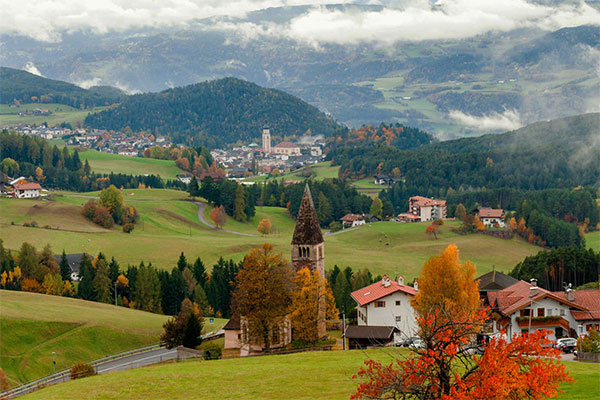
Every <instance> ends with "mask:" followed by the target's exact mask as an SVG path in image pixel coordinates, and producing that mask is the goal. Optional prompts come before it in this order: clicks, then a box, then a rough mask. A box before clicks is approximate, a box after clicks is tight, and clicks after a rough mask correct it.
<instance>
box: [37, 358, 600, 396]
mask: <svg viewBox="0 0 600 400" xmlns="http://www.w3.org/2000/svg"><path fill="white" fill-rule="evenodd" d="M394 352H395V350H391V351H390V350H385V351H384V350H369V351H359V350H351V351H345V352H342V351H331V352H312V353H300V354H292V355H280V356H265V357H254V358H243V359H228V360H218V361H190V362H185V363H179V364H167V365H161V366H153V367H148V368H142V369H137V370H131V371H126V372H117V373H113V374H108V375H99V376H94V377H90V378H85V379H81V380H77V381H72V382H67V383H65V384H60V385H55V386H51V387H48V388H45V389H42V390H41V391H38V392H36V393H33V394H31V395H29V396H26V397H25V398H26V399H61V400H62V399H64V400H66V399H79V398H81V397H82V396H84V397H86V398H88V399H121V398H128V399H147V398H169V399H187V398H203V399H242V398H243V399H283V398H292V399H317V398H318V399H347V398H349V396H350V395H351V394H352V393H353V392H354V391H355V390H356V386H357V383H356V381H354V380H353V379H352V375H353V374H355V373H356V372H357V370H358V369H359V368H360V366H361V365H362V363H363V361H364V360H365V359H367V358H375V359H379V360H381V361H382V362H388V361H391V359H392V356H393V355H394ZM565 365H566V368H567V370H568V371H569V372H570V373H571V374H572V375H573V376H574V377H575V379H577V382H576V383H571V384H565V385H564V386H563V387H562V388H563V390H565V393H564V394H563V395H562V396H560V397H559V398H560V399H589V398H593V397H594V394H595V393H597V390H598V379H600V371H599V370H598V368H594V367H592V366H590V365H589V364H581V363H575V362H565ZM299 377H301V379H299ZM124 382H126V384H124ZM149 382H152V384H148V383H149Z"/></svg>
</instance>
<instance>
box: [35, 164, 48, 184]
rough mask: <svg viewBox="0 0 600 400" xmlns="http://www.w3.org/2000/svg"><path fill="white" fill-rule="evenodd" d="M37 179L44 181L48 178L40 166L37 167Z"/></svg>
mask: <svg viewBox="0 0 600 400" xmlns="http://www.w3.org/2000/svg"><path fill="white" fill-rule="evenodd" d="M35 179H36V180H37V181H38V182H42V181H43V180H44V179H46V177H45V176H44V170H43V169H42V168H40V167H37V168H36V169H35Z"/></svg>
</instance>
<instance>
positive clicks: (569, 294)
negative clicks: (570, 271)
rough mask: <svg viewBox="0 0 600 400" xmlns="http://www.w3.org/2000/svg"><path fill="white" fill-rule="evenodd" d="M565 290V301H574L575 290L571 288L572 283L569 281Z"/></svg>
mask: <svg viewBox="0 0 600 400" xmlns="http://www.w3.org/2000/svg"><path fill="white" fill-rule="evenodd" d="M565 292H567V301H575V291H574V290H573V285H572V284H570V283H569V286H567V288H566V289H565Z"/></svg>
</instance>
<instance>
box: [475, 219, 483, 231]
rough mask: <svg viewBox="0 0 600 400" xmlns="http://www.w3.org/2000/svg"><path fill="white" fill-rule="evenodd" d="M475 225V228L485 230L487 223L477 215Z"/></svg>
mask: <svg viewBox="0 0 600 400" xmlns="http://www.w3.org/2000/svg"><path fill="white" fill-rule="evenodd" d="M473 225H475V228H477V230H479V231H485V224H484V223H483V222H481V220H480V219H479V217H478V216H475V218H473Z"/></svg>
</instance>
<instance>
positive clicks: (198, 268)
mask: <svg viewBox="0 0 600 400" xmlns="http://www.w3.org/2000/svg"><path fill="white" fill-rule="evenodd" d="M192 272H194V277H195V278H196V281H197V282H198V285H199V286H201V287H202V288H204V287H205V285H206V282H207V281H208V274H207V273H206V268H205V267H204V263H203V262H202V260H201V259H200V257H198V258H196V261H194V267H193V269H192Z"/></svg>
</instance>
